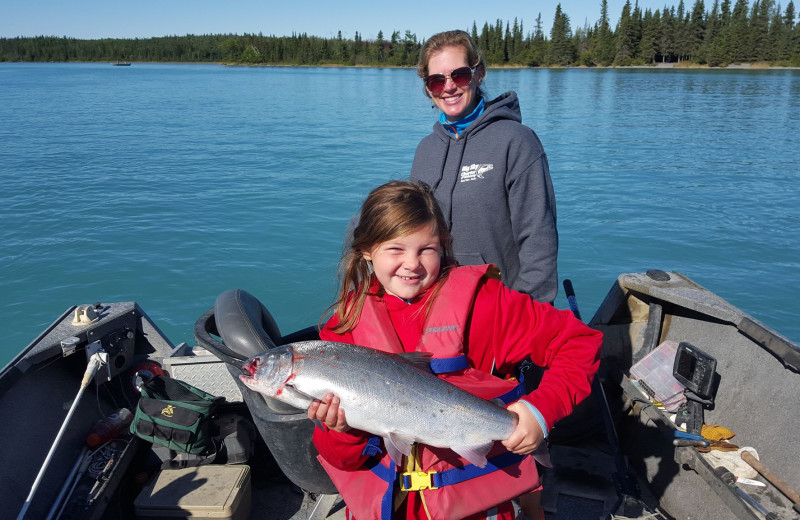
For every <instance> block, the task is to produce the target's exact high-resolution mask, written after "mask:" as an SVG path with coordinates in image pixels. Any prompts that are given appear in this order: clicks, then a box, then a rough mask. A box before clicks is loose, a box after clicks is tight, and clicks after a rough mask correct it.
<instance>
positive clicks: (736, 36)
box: [727, 0, 753, 63]
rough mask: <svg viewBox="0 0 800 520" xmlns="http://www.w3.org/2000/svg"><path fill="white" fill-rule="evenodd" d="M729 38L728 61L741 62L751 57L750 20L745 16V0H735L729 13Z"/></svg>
mask: <svg viewBox="0 0 800 520" xmlns="http://www.w3.org/2000/svg"><path fill="white" fill-rule="evenodd" d="M730 29H731V30H730V39H729V41H728V42H727V43H728V46H727V49H728V52H727V54H728V55H729V56H730V61H731V62H733V63H741V62H744V61H748V60H750V59H751V56H752V55H753V53H752V50H751V49H752V46H751V40H750V21H749V20H748V17H747V0H736V4H735V5H734V6H733V12H732V13H731V24H730Z"/></svg>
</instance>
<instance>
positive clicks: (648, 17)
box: [638, 9, 661, 63]
mask: <svg viewBox="0 0 800 520" xmlns="http://www.w3.org/2000/svg"><path fill="white" fill-rule="evenodd" d="M660 22H661V14H660V13H659V11H658V10H656V14H655V15H653V13H651V12H650V10H649V9H647V10H646V11H645V12H644V19H643V20H642V38H641V40H640V41H639V53H638V54H639V56H641V57H642V60H643V61H644V62H645V63H655V62H656V56H657V55H658V45H657V41H658V31H659V24H660Z"/></svg>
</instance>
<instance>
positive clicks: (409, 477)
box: [400, 471, 439, 491]
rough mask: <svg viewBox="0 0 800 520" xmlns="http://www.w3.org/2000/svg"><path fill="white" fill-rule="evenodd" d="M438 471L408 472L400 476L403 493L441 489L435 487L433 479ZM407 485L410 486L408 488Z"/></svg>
mask: <svg viewBox="0 0 800 520" xmlns="http://www.w3.org/2000/svg"><path fill="white" fill-rule="evenodd" d="M436 473H438V471H429V472H427V473H426V472H424V471H408V472H406V473H403V474H401V475H400V490H401V491H421V490H423V489H439V488H438V487H436V486H434V485H433V477H432V475H435V474H436ZM406 483H408V484H409V486H408V487H406Z"/></svg>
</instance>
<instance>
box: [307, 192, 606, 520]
mask: <svg viewBox="0 0 800 520" xmlns="http://www.w3.org/2000/svg"><path fill="white" fill-rule="evenodd" d="M451 243H452V238H451V236H450V233H449V231H448V230H447V226H446V224H445V221H444V218H443V216H442V212H441V210H440V209H439V206H438V205H437V203H436V199H435V198H434V196H433V193H432V192H431V190H430V189H429V188H428V187H427V186H426V185H424V184H416V183H413V182H408V181H394V182H390V183H388V184H385V185H383V186H380V187H378V188H377V189H375V190H374V191H372V192H371V193H370V194H369V196H368V197H367V199H366V201H365V202H364V204H363V206H362V208H361V219H360V223H359V225H358V227H356V229H355V231H354V236H353V242H352V245H351V248H350V250H349V251H348V252H347V253H346V254H345V256H344V258H343V260H342V264H341V269H342V272H341V281H342V285H341V288H340V291H339V294H338V299H337V301H336V302H335V304H334V310H335V312H334V315H333V316H332V317H331V318H330V320H328V322H327V323H326V324H325V326H324V328H323V329H322V330H321V332H320V337H321V338H322V339H323V340H327V341H338V342H344V343H351V344H357V345H363V346H367V347H371V348H375V349H378V350H382V351H386V352H395V353H401V352H413V351H425V352H430V353H432V354H433V362H432V363H431V366H432V369H433V371H434V372H437V373H438V375H439V377H441V378H442V379H445V380H447V381H449V382H451V383H453V384H455V385H457V386H459V387H460V388H462V389H464V390H466V391H469V392H471V393H473V394H475V395H478V396H479V397H482V398H484V399H495V398H500V399H503V400H504V401H505V402H506V403H510V404H507V408H508V410H510V411H512V412H514V413H516V414H517V415H518V417H519V421H518V424H517V426H516V428H515V430H514V431H513V432H512V434H511V436H510V437H509V438H508V439H506V440H504V441H502V443H496V444H495V446H494V448H493V449H492V451H491V452H490V453H489V456H488V458H489V462H490V464H488V465H487V468H485V469H479V468H476V467H475V466H471V465H470V464H469V463H468V462H467V461H466V460H464V459H461V458H460V457H458V455H456V454H455V453H454V452H452V451H451V450H447V449H441V448H432V447H428V446H424V445H417V446H415V449H414V450H413V451H412V454H411V456H409V457H407V458H406V459H407V460H404V461H403V463H402V464H397V465H395V464H394V462H393V461H392V460H391V459H390V458H389V457H388V455H386V450H385V449H384V448H383V446H382V445H381V443H380V439H379V438H377V437H371V435H370V434H368V433H366V432H363V431H359V430H354V429H351V428H350V427H349V426H348V424H347V414H346V410H344V409H342V408H340V407H339V399H338V398H337V397H336V396H335V395H331V394H328V395H326V396H325V397H324V398H323V399H322V400H321V401H314V402H313V403H312V404H311V406H310V407H309V409H308V417H309V419H312V420H314V419H316V420H319V421H320V422H321V423H322V425H323V426H322V427H321V428H317V429H315V432H314V437H313V441H314V445H315V446H316V447H317V450H318V451H319V453H320V462H321V463H322V465H323V467H325V469H326V471H327V472H328V474H329V475H330V476H331V479H332V480H333V482H334V484H335V485H336V487H337V489H338V490H339V492H340V494H341V495H342V497H343V498H344V501H345V503H346V504H347V506H348V513H349V514H348V518H356V519H358V520H372V519H378V518H381V519H388V518H408V519H412V518H413V519H417V518H419V519H425V518H434V519H439V518H442V519H444V518H470V519H482V518H502V519H508V520H511V519H513V518H515V511H514V507H513V505H512V503H511V499H512V498H515V497H518V496H520V495H521V494H524V493H526V492H528V491H531V490H536V489H539V488H540V483H539V477H538V474H537V471H536V465H535V462H534V461H533V457H530V456H527V455H529V454H531V453H532V452H533V451H534V450H536V448H537V447H539V445H540V444H541V443H542V442H543V441H544V439H545V438H546V437H547V433H548V431H549V429H550V428H551V427H552V425H553V424H554V423H555V422H556V421H558V420H559V419H561V418H562V417H564V416H566V415H568V414H569V413H570V412H571V411H572V409H573V407H574V406H575V405H576V404H577V403H578V402H580V401H581V400H582V399H584V398H585V397H586V396H588V395H589V392H590V389H591V381H592V377H593V376H594V373H595V372H596V370H597V367H598V363H599V350H600V344H601V342H602V335H601V333H600V332H598V331H595V330H593V329H591V328H589V327H587V326H586V325H584V324H583V323H581V322H580V321H579V320H577V319H576V318H574V317H573V316H572V313H570V312H569V311H559V310H556V309H555V308H553V307H552V306H551V305H549V304H543V303H538V302H535V301H533V300H532V299H531V298H530V297H529V296H528V295H526V294H523V293H519V292H516V291H512V290H511V289H508V288H507V287H505V286H504V285H503V284H502V283H501V282H500V281H499V280H497V279H496V269H493V266H486V265H484V266H465V267H458V266H457V265H456V263H455V261H454V260H453V254H452V249H451ZM527 357H530V358H531V360H532V361H533V362H534V363H536V364H538V365H541V366H545V367H547V368H548V370H547V371H546V372H545V376H544V378H543V379H542V381H541V383H540V385H539V387H538V388H537V389H536V390H534V391H533V392H531V393H530V394H529V395H521V394H522V390H521V389H522V385H520V384H519V383H518V382H517V381H515V380H513V379H508V378H502V377H498V376H502V375H504V374H505V375H508V374H512V373H513V370H514V367H515V366H516V364H517V363H519V362H520V361H522V360H523V359H525V358H527ZM387 413H392V411H391V410H387ZM437 473H438V474H437ZM398 482H399V485H398ZM433 487H435V489H434V488H433Z"/></svg>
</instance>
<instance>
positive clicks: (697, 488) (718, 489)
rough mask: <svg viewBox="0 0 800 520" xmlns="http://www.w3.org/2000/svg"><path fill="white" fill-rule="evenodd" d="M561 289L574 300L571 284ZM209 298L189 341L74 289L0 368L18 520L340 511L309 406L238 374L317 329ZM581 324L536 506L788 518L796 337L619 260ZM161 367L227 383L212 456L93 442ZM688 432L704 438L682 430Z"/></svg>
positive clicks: (0, 488)
mask: <svg viewBox="0 0 800 520" xmlns="http://www.w3.org/2000/svg"><path fill="white" fill-rule="evenodd" d="M567 294H568V299H569V302H570V306H571V308H572V310H573V312H574V313H575V314H576V315H577V316H578V317H580V311H579V309H578V305H577V300H576V299H575V295H574V292H573V291H571V287H570V286H567ZM209 304H210V305H213V306H212V307H211V308H210V309H209V310H208V311H207V312H206V313H204V314H203V315H202V316H200V317H199V318H198V320H197V322H196V323H195V327H194V338H193V340H192V341H191V342H190V343H186V342H181V343H177V344H176V343H173V342H172V341H171V340H170V339H169V338H167V337H166V336H165V335H164V334H163V333H162V331H161V330H160V329H159V328H158V326H157V324H156V323H155V322H154V321H153V320H152V319H151V318H150V316H148V315H147V313H146V312H145V311H144V310H143V309H142V308H141V307H140V306H139V305H138V304H137V303H136V302H111V303H104V302H100V303H94V304H79V305H75V306H73V307H70V308H69V309H66V311H65V312H64V313H63V314H62V315H60V316H58V317H57V318H56V319H55V321H54V322H53V323H52V325H50V326H49V327H47V328H46V329H45V330H44V331H42V332H41V334H39V336H37V337H36V338H35V339H34V340H33V341H32V342H31V343H30V344H29V345H28V346H27V347H25V348H24V349H22V350H21V352H20V353H19V354H18V355H17V356H16V357H14V359H12V360H11V361H10V362H9V363H8V364H7V365H6V366H5V367H4V368H3V369H2V371H0V417H2V418H3V422H4V428H3V429H2V433H0V435H2V439H3V442H2V446H3V447H2V449H0V484H2V485H0V504H2V505H3V510H4V511H7V512H11V513H17V512H18V513H17V518H18V519H21V518H35V519H38V518H82V519H83V518H92V519H104V518H152V517H187V516H190V515H197V516H204V517H212V518H237V519H247V518H253V519H255V518H259V519H270V520H271V519H275V520H278V519H281V520H283V519H313V520H318V519H324V518H331V519H334V520H339V519H343V518H344V517H345V513H344V504H343V503H342V501H341V498H340V497H339V495H338V494H337V492H336V489H335V487H334V486H333V485H332V483H331V482H330V480H329V479H328V478H327V475H326V474H325V473H324V471H323V470H322V469H321V466H320V465H319V463H318V462H317V461H316V451H315V450H314V448H313V445H312V444H311V442H310V435H311V431H312V430H313V428H314V425H313V424H312V423H311V422H310V421H309V420H308V419H307V418H306V416H305V412H304V411H302V410H297V409H294V408H290V407H287V406H286V405H283V404H282V403H279V402H277V401H274V402H273V401H272V400H270V399H268V398H264V397H263V396H261V395H260V394H257V393H254V392H252V391H250V390H249V389H247V388H246V387H244V386H243V385H242V384H241V383H240V382H239V381H238V378H237V377H236V376H237V375H238V374H240V373H242V370H241V365H242V361H243V360H244V359H247V358H248V357H250V356H251V355H255V354H256V353H258V352H262V351H263V350H264V349H269V348H273V347H274V346H277V345H283V344H287V343H292V342H295V341H302V340H308V339H318V334H317V330H316V328H315V327H308V328H305V329H302V330H299V331H294V332H291V333H289V334H286V335H282V334H281V331H280V329H279V327H278V324H277V323H276V322H275V320H274V319H273V318H272V315H271V314H270V312H269V311H268V309H267V308H266V306H265V305H264V304H263V303H262V302H260V301H259V300H258V299H257V298H256V297H254V296H253V295H250V294H249V293H247V292H246V291H243V290H239V289H234V290H230V291H225V292H224V293H222V294H220V295H219V297H217V298H216V300H215V301H214V302H209ZM588 323H589V325H590V326H592V327H594V328H596V329H599V330H601V331H603V333H604V343H603V349H602V359H601V365H600V371H599V372H598V377H597V378H596V379H595V384H594V387H593V392H592V396H590V397H589V398H587V399H586V400H584V401H583V402H582V403H580V405H579V406H578V407H577V408H576V410H575V412H574V413H573V414H572V415H570V416H569V417H567V418H565V419H563V420H562V421H561V422H559V423H558V424H557V425H555V427H554V428H553V430H552V432H551V436H550V459H551V465H552V467H545V468H542V469H543V472H542V479H543V485H544V489H543V492H542V507H543V509H544V511H545V518H547V519H548V520H550V519H562V518H570V519H582V518H592V519H597V518H640V519H645V518H655V519H659V518H660V519H664V520H666V519H670V518H702V519H712V520H713V519H728V518H742V519H760V518H794V517H795V516H794V515H795V514H796V512H797V511H800V506H799V505H797V503H796V501H797V500H800V499H797V498H796V497H797V495H796V491H794V490H795V489H797V484H798V483H800V467H798V466H799V465H798V464H796V460H797V456H796V453H797V449H798V447H800V446H798V444H800V432H798V427H797V426H798V424H800V421H798V411H797V410H798V408H797V406H796V404H795V397H796V396H797V395H800V375H799V374H798V372H800V348H798V346H797V345H796V344H794V343H792V342H791V341H790V340H788V339H787V338H785V337H783V336H781V335H780V334H779V333H777V332H776V331H774V330H772V329H770V328H769V327H767V326H765V325H764V324H762V323H760V322H758V321H757V320H755V319H754V318H752V317H751V316H749V315H747V314H745V313H744V312H742V311H741V310H739V309H738V308H736V307H734V306H732V305H731V304H729V303H727V302H726V301H724V300H723V299H722V298H720V297H718V296H717V295H715V294H713V293H712V292H710V291H708V290H706V289H704V288H703V287H701V286H699V285H697V284H696V283H694V282H693V281H692V280H691V279H689V278H687V277H686V276H684V275H682V274H680V273H677V272H666V271H659V270H652V271H647V272H644V273H626V274H622V275H620V276H619V277H618V278H617V280H616V281H615V282H614V283H613V285H612V287H611V289H610V291H609V292H608V294H607V296H606V298H605V300H604V301H603V302H602V303H601V305H600V306H599V307H598V309H597V310H596V312H595V314H594V316H593V317H592V318H591V319H590V320H589V322H588ZM668 347H672V348H673V350H672V352H671V354H669V352H670V350H669V348H668ZM665 352H666V353H667V354H665ZM659 356H662V357H663V356H666V357H665V358H664V359H667V360H668V361H666V362H665V361H663V359H662V360H661V361H659ZM670 356H671V357H670ZM674 360H679V361H680V362H679V363H678V364H675V363H674V362H673V361H674ZM687 360H688V362H686V361H687ZM655 361H658V363H657V364H656V365H653V363H650V365H651V368H652V366H655V368H654V369H653V373H655V372H656V370H661V371H664V370H666V371H667V372H672V376H673V377H675V378H676V380H677V381H679V382H680V381H683V382H684V388H685V389H686V390H685V391H684V392H682V393H681V396H682V397H683V398H684V401H685V403H688V405H684V406H683V407H681V408H679V410H678V414H677V417H679V418H683V417H684V415H686V414H687V413H688V415H686V417H688V418H687V419H686V425H685V428H679V426H684V424H683V423H682V422H681V421H673V419H672V414H671V412H670V411H669V410H670V405H669V404H668V403H667V404H665V403H663V402H661V401H659V400H658V399H657V398H656V397H655V396H656V395H657V394H658V390H659V387H658V384H657V382H653V381H652V380H650V378H651V376H650V375H648V374H645V375H644V376H636V375H634V374H638V373H639V372H637V369H638V368H639V367H642V366H644V364H646V363H648V362H655ZM676 366H677V367H678V368H675V367H676ZM161 373H164V374H165V375H167V376H170V377H172V378H173V379H177V380H180V381H183V382H185V383H187V384H189V385H192V386H194V387H197V388H200V389H202V390H203V391H205V392H208V393H209V394H212V395H214V396H218V397H219V398H223V397H224V401H222V403H221V405H220V408H218V409H217V410H218V416H217V417H216V418H215V421H218V422H219V424H222V426H219V425H218V427H219V431H220V432H223V430H224V433H225V435H227V436H223V437H222V438H223V439H224V442H221V443H220V445H219V446H218V449H217V450H216V453H215V456H216V458H214V457H204V456H194V457H193V456H189V455H185V454H179V453H176V452H175V451H174V450H172V451H170V450H169V449H167V448H165V447H164V446H158V445H156V444H152V443H151V442H148V441H147V440H145V439H144V438H142V437H140V436H135V435H130V434H129V433H128V429H127V428H123V429H122V430H121V431H120V432H119V435H117V436H116V437H114V438H113V439H111V440H110V441H109V442H108V443H106V444H104V445H100V446H97V447H93V448H89V447H88V446H87V435H88V434H89V432H91V431H93V429H95V428H96V424H97V423H98V421H99V420H101V419H103V418H104V417H106V416H108V415H109V414H111V412H112V411H114V410H116V409H120V408H123V407H124V408H128V409H129V410H131V411H134V410H135V409H136V406H137V401H138V399H139V398H140V393H139V391H140V388H141V385H142V381H144V380H146V379H148V378H150V377H151V376H153V375H159V374H161ZM648 381H649V382H648ZM665 388H666V387H665ZM661 390H663V388H662V389H661ZM651 394H653V395H651ZM665 402H666V400H665ZM689 412H691V413H689ZM681 414H683V415H681ZM698 417H699V419H700V423H699V425H700V426H702V424H703V423H705V424H706V425H718V426H721V427H724V428H727V429H728V430H729V431H730V432H731V433H735V436H733V438H732V439H730V440H729V443H736V444H737V445H738V446H739V447H740V448H742V449H744V448H745V447H747V448H748V449H750V448H752V450H755V452H756V453H757V455H758V461H756V462H755V463H754V464H756V465H757V466H758V467H759V468H760V469H759V470H757V471H754V472H753V473H755V474H753V475H750V476H751V477H752V478H747V479H744V478H740V479H739V480H738V481H737V480H736V476H737V475H735V474H736V473H737V472H738V469H736V468H734V471H730V472H726V471H724V470H725V468H726V467H728V465H729V464H730V462H731V460H733V457H734V456H736V455H738V454H739V452H738V451H730V450H728V451H721V450H712V451H710V452H708V453H706V452H704V451H703V450H702V449H701V448H704V447H705V446H698V444H702V443H703V442H706V441H702V440H701V441H698V437H697V436H695V437H692V436H691V435H692V432H694V431H696V430H697V427H698V423H697V418H698ZM676 422H678V423H680V424H676ZM682 429H685V430H687V432H686V433H684V432H682V431H681V430H682ZM682 435H683V436H682ZM218 437H219V435H218ZM686 440H690V441H691V440H693V441H696V442H695V443H694V444H692V445H685V444H691V443H687V442H677V444H684V445H676V441H686ZM229 441H230V442H229ZM721 442H726V441H721ZM721 453H724V454H731V453H733V454H734V455H725V457H728V459H725V460H722V459H720V456H721V455H720V454H721ZM748 453H751V452H750V451H748ZM743 457H744V455H742V456H741V457H739V459H737V460H736V461H735V462H737V463H738V464H740V465H741V463H742V460H743ZM749 467H750V466H749ZM720 468H722V469H720ZM731 474H734V476H733V478H731ZM745 481H746V482H747V484H744V483H743V482H745ZM212 484H213V485H212ZM793 493H794V494H793ZM793 497H795V498H794V499H793ZM11 513H7V514H11Z"/></svg>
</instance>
